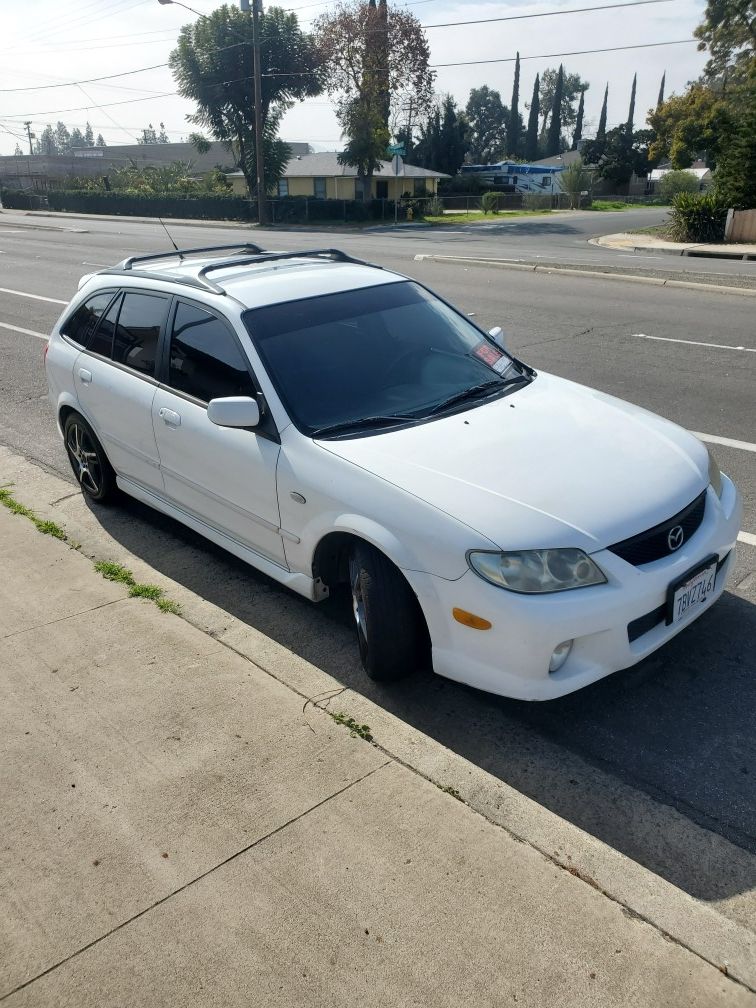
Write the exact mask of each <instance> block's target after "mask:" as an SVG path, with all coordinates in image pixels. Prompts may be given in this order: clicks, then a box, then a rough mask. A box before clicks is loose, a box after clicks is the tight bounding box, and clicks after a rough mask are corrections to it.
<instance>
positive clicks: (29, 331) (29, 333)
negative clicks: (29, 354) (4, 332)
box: [0, 322, 50, 343]
mask: <svg viewBox="0 0 756 1008" xmlns="http://www.w3.org/2000/svg"><path fill="white" fill-rule="evenodd" d="M0 329H10V330H11V332H20V333H23V334H24V336H36V337H37V339H43V340H44V341H45V343H46V342H47V341H48V340H49V339H50V337H49V336H48V335H47V333H41V332H35V331H34V330H33V329H22V328H21V326H17V325H8V323H7V322H0Z"/></svg>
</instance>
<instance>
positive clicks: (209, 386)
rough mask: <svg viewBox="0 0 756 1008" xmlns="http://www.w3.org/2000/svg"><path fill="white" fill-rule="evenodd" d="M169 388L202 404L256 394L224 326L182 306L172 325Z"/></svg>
mask: <svg viewBox="0 0 756 1008" xmlns="http://www.w3.org/2000/svg"><path fill="white" fill-rule="evenodd" d="M168 384H169V385H170V386H171V388H174V389H176V390H177V391H179V392H185V393H186V394H187V395H191V396H194V397H195V398H196V399H201V400H202V401H203V402H210V400H211V399H220V398H223V397H225V396H254V394H255V389H254V386H253V384H252V379H251V377H250V375H249V371H248V370H247V362H246V359H245V357H244V355H243V354H242V352H241V349H240V348H239V346H238V344H237V342H236V340H235V339H234V337H233V335H232V333H231V332H230V331H229V329H228V328H227V327H226V325H225V324H224V323H223V322H221V321H220V319H218V318H216V316H215V315H211V314H210V312H206V311H203V310H202V309H201V308H197V307H196V306H194V305H189V304H184V303H180V304H179V306H178V308H177V309H176V317H175V319H174V322H173V332H172V334H171V348H170V364H169V371H168Z"/></svg>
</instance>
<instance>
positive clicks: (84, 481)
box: [66, 423, 102, 497]
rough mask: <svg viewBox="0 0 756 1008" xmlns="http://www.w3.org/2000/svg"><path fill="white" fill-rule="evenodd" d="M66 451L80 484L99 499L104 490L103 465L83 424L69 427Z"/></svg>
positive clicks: (74, 424) (73, 424)
mask: <svg viewBox="0 0 756 1008" xmlns="http://www.w3.org/2000/svg"><path fill="white" fill-rule="evenodd" d="M66 450H67V452H68V457H69V458H70V460H71V467H72V469H73V471H74V475H75V476H76V478H77V479H78V481H79V483H80V484H81V486H82V487H83V488H84V489H85V490H87V491H88V492H89V493H90V494H92V495H93V496H94V497H97V496H98V495H99V493H100V490H101V488H102V463H101V461H100V456H99V454H98V452H97V449H96V448H95V446H94V444H93V443H92V439H91V437H90V435H89V433H88V431H86V430H85V428H84V427H82V426H81V424H78V423H72V424H70V425H69V428H68V435H67V437H66Z"/></svg>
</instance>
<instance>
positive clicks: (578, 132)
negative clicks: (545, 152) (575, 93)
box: [572, 91, 585, 150]
mask: <svg viewBox="0 0 756 1008" xmlns="http://www.w3.org/2000/svg"><path fill="white" fill-rule="evenodd" d="M584 109H585V91H581V92H580V104H579V105H578V111H577V122H576V123H575V133H574V135H573V137H572V149H573V150H577V149H578V144H579V143H580V141H581V139H582V137H583V112H584Z"/></svg>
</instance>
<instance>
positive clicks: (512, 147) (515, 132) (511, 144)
mask: <svg viewBox="0 0 756 1008" xmlns="http://www.w3.org/2000/svg"><path fill="white" fill-rule="evenodd" d="M519 103H520V54H519V53H517V59H516V60H515V72H514V84H513V85H512V103H511V105H510V106H509V127H508V129H507V148H508V149H509V153H510V155H511V156H512V157H517V156H518V155H519V153H520V145H521V139H522V138H521V137H520V130H521V129H522V126H521V124H520V112H519V109H518V105H519Z"/></svg>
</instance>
